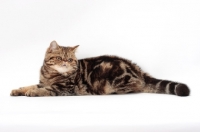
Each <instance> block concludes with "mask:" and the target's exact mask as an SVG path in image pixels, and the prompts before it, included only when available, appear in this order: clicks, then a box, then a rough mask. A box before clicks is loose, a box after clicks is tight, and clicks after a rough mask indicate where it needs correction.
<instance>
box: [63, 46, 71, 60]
mask: <svg viewBox="0 0 200 132" xmlns="http://www.w3.org/2000/svg"><path fill="white" fill-rule="evenodd" d="M60 54H61V56H62V57H63V58H68V57H72V55H73V53H72V52H71V51H70V47H62V52H61V53H60Z"/></svg>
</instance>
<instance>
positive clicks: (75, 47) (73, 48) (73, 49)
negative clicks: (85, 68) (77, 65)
mask: <svg viewBox="0 0 200 132" xmlns="http://www.w3.org/2000/svg"><path fill="white" fill-rule="evenodd" d="M78 47H79V45H76V46H74V47H72V48H71V49H72V50H71V51H72V52H74V53H75V52H76V50H77V48H78Z"/></svg>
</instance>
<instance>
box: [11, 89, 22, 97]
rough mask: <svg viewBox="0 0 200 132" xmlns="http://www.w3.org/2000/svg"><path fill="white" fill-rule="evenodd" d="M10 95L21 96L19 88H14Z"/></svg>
mask: <svg viewBox="0 0 200 132" xmlns="http://www.w3.org/2000/svg"><path fill="white" fill-rule="evenodd" d="M10 96H23V94H22V92H20V90H19V89H14V90H12V91H11V93H10Z"/></svg>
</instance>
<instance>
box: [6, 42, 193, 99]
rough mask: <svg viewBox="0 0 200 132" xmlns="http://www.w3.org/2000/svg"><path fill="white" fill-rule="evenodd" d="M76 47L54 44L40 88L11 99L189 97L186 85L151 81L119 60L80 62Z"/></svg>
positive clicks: (24, 90)
mask: <svg viewBox="0 0 200 132" xmlns="http://www.w3.org/2000/svg"><path fill="white" fill-rule="evenodd" d="M77 47H78V46H75V47H63V46H59V45H58V44H57V42H56V41H53V42H51V44H50V47H49V48H48V49H47V51H46V55H45V59H44V63H43V66H42V67H41V70H40V82H39V84H37V85H32V86H28V87H22V88H19V89H15V90H12V92H11V94H10V95H11V96H31V97H35V96H68V95H105V94H126V93H141V92H145V93H166V94H175V95H178V96H188V95H189V93H190V90H189V88H188V87H187V85H185V84H183V83H177V82H172V81H167V80H160V79H156V78H153V77H151V76H150V75H149V74H147V73H145V72H143V71H142V70H141V69H140V68H139V67H138V66H137V65H136V64H134V63H132V62H131V61H129V60H126V59H123V58H120V57H116V56H99V57H94V58H86V59H81V60H77V58H76V56H75V51H76V49H77Z"/></svg>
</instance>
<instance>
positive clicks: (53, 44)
mask: <svg viewBox="0 0 200 132" xmlns="http://www.w3.org/2000/svg"><path fill="white" fill-rule="evenodd" d="M58 48H59V45H58V44H57V42H56V41H52V42H51V43H50V46H49V49H48V51H49V52H52V51H54V50H57V49H58Z"/></svg>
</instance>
